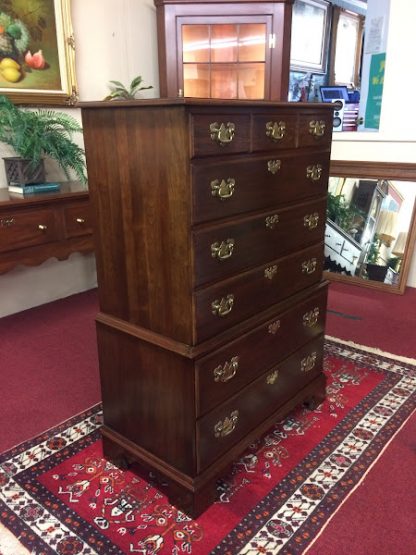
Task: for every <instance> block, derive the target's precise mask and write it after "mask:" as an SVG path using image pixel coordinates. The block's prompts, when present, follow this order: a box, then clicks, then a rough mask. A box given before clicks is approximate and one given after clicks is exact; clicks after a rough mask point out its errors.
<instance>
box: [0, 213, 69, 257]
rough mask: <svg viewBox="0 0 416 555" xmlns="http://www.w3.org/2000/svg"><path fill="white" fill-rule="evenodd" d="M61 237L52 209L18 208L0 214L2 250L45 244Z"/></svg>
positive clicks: (0, 244) (0, 245)
mask: <svg viewBox="0 0 416 555" xmlns="http://www.w3.org/2000/svg"><path fill="white" fill-rule="evenodd" d="M58 239H59V227H58V224H57V221H56V218H55V213H54V211H53V210H52V209H46V208H44V209H32V210H17V211H14V212H9V213H3V214H1V216H0V251H1V252H6V251H12V250H16V249H20V248H25V247H33V246H35V245H43V244H45V243H50V242H52V241H57V240H58Z"/></svg>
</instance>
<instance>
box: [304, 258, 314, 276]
mask: <svg viewBox="0 0 416 555" xmlns="http://www.w3.org/2000/svg"><path fill="white" fill-rule="evenodd" d="M317 262H318V261H317V260H316V258H310V259H309V260H304V261H303V262H302V274H308V275H310V274H313V273H314V272H315V270H316V265H317Z"/></svg>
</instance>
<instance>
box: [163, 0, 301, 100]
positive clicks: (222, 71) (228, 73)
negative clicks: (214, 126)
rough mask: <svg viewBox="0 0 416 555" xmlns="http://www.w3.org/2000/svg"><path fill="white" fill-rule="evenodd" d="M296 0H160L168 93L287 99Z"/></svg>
mask: <svg viewBox="0 0 416 555" xmlns="http://www.w3.org/2000/svg"><path fill="white" fill-rule="evenodd" d="M292 3H293V0H274V1H267V0H266V1H264V2H247V1H242V0H227V1H218V0H217V1H216V2H201V1H199V2H198V1H195V0H193V1H189V0H180V1H177V0H155V5H156V9H157V23H158V48H159V74H160V75H159V77H160V95H161V96H162V97H165V96H166V97H177V96H186V97H199V98H222V99H250V100H262V99H265V100H283V101H286V100H287V94H288V77H289V58H290V30H291V18H292Z"/></svg>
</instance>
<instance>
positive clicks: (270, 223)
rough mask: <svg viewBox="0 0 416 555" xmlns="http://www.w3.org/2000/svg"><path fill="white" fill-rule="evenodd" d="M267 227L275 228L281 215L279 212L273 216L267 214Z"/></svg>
mask: <svg viewBox="0 0 416 555" xmlns="http://www.w3.org/2000/svg"><path fill="white" fill-rule="evenodd" d="M264 222H265V224H266V227H267V229H274V227H275V225H276V224H278V223H279V216H278V214H274V215H273V216H267V217H266V219H265V220H264Z"/></svg>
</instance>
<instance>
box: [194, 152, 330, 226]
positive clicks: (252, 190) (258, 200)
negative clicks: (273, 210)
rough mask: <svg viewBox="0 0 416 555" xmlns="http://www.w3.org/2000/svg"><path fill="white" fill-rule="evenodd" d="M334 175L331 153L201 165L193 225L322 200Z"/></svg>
mask: <svg viewBox="0 0 416 555" xmlns="http://www.w3.org/2000/svg"><path fill="white" fill-rule="evenodd" d="M328 173H329V152H326V153H321V152H317V153H315V154H300V155H295V154H293V155H290V156H289V155H283V156H279V155H277V154H276V155H273V156H271V155H267V156H254V157H245V158H244V159H231V160H229V161H221V162H218V161H211V160H196V161H194V163H193V165H192V190H193V220H194V222H195V223H200V222H205V221H209V220H214V219H219V218H225V217H227V216H233V215H236V214H241V213H243V212H250V211H254V210H260V209H267V208H268V207H270V206H282V205H284V204H288V203H290V202H295V201H298V202H299V201H301V200H303V199H308V198H313V197H317V196H322V195H324V194H325V193H326V191H327V186H328Z"/></svg>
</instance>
